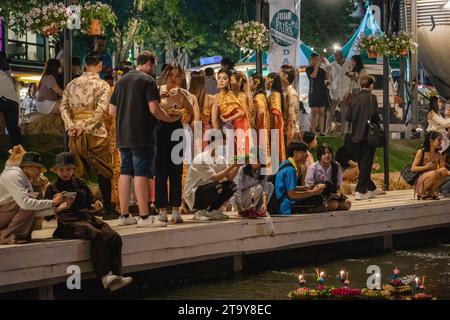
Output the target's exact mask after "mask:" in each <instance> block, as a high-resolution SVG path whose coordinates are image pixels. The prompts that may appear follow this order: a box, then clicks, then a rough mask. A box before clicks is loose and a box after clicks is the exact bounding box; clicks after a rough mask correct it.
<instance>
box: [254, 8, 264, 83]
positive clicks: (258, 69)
mask: <svg viewBox="0 0 450 320" xmlns="http://www.w3.org/2000/svg"><path fill="white" fill-rule="evenodd" d="M256 20H257V21H258V22H263V21H262V0H256ZM256 72H257V73H259V74H260V75H262V52H261V51H257V52H256Z"/></svg>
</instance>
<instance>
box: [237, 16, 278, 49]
mask: <svg viewBox="0 0 450 320" xmlns="http://www.w3.org/2000/svg"><path fill="white" fill-rule="evenodd" d="M229 40H230V41H231V42H232V43H234V44H235V45H236V46H238V47H239V48H241V49H243V50H256V51H263V50H266V49H267V48H269V30H268V29H267V28H266V26H265V25H264V24H263V23H260V22H257V21H249V22H242V21H236V22H235V23H234V25H233V27H232V28H231V30H230V35H229Z"/></svg>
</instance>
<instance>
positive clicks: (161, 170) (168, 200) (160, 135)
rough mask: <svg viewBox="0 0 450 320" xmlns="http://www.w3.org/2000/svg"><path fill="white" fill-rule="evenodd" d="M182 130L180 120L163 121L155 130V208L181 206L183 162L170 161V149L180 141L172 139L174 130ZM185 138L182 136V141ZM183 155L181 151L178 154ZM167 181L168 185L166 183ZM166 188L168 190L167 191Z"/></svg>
mask: <svg viewBox="0 0 450 320" xmlns="http://www.w3.org/2000/svg"><path fill="white" fill-rule="evenodd" d="M178 129H180V130H183V125H182V124H181V121H177V122H174V123H163V124H161V126H160V127H159V128H158V131H157V142H156V144H157V145H156V163H155V176H156V179H155V187H156V194H155V205H156V207H157V208H167V207H169V206H170V207H172V208H177V207H180V206H181V192H182V187H181V179H182V176H183V163H180V164H175V163H173V161H172V157H171V156H172V150H173V148H174V147H175V146H177V145H179V143H180V141H172V140H171V137H172V133H173V132H174V131H175V130H178ZM185 140H186V139H185V138H184V137H183V143H185V142H186V141H185ZM179 156H180V157H183V153H182V152H181V153H180V154H179ZM167 181H169V186H168V185H167ZM168 189H170V191H169V192H168Z"/></svg>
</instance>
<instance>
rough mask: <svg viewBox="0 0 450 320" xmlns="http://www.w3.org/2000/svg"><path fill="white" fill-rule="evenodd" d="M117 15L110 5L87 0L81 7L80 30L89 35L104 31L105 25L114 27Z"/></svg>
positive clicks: (99, 33)
mask: <svg viewBox="0 0 450 320" xmlns="http://www.w3.org/2000/svg"><path fill="white" fill-rule="evenodd" d="M116 22H117V17H116V15H115V13H114V11H113V10H112V7H111V6H110V5H107V4H104V3H101V2H96V3H90V2H87V3H85V4H84V6H83V8H82V9H81V32H83V33H84V34H87V35H90V36H97V35H101V34H103V33H104V31H105V29H106V27H108V26H111V27H115V26H116Z"/></svg>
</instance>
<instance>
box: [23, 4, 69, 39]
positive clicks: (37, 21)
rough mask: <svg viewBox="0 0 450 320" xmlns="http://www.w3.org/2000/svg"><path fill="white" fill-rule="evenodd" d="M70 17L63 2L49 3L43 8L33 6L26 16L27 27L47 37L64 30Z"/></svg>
mask: <svg viewBox="0 0 450 320" xmlns="http://www.w3.org/2000/svg"><path fill="white" fill-rule="evenodd" d="M68 17H69V15H68V13H67V9H66V7H65V6H64V4H63V3H57V4H49V5H46V6H44V7H42V8H33V9H32V10H31V11H30V12H29V13H28V14H27V15H26V16H25V21H26V26H27V28H28V29H29V30H30V31H32V32H36V33H41V34H43V35H44V36H45V37H51V36H55V35H56V34H58V32H60V31H63V30H64V29H65V28H66V25H67V18H68Z"/></svg>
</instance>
